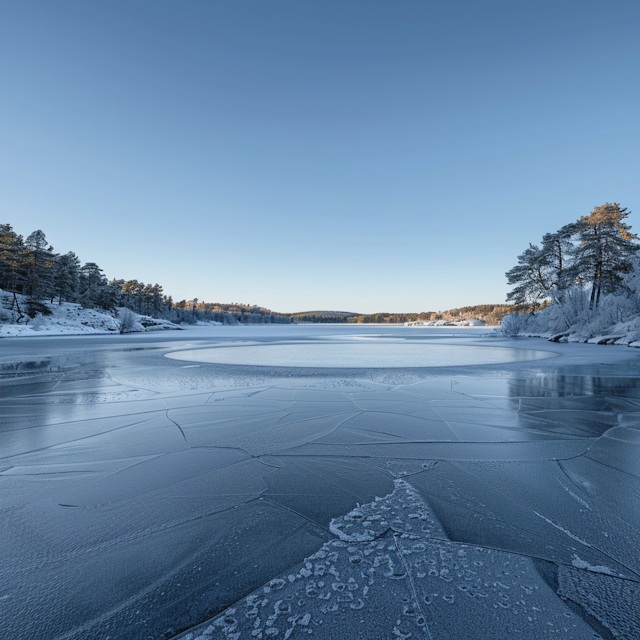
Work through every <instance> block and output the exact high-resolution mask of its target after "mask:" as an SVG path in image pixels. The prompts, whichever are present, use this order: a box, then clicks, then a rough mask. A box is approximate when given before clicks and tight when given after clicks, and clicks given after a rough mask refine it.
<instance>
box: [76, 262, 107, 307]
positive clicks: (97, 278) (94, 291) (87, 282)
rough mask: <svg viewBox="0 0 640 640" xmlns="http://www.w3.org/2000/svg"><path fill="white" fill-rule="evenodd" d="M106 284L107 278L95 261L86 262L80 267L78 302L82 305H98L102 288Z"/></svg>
mask: <svg viewBox="0 0 640 640" xmlns="http://www.w3.org/2000/svg"><path fill="white" fill-rule="evenodd" d="M106 284H107V279H106V278H105V277H104V275H103V273H102V269H101V268H100V267H99V266H98V265H97V264H96V263H95V262H87V263H86V264H84V265H83V266H82V268H81V269H80V302H81V303H82V306H83V307H88V308H91V307H96V306H99V305H100V302H101V293H102V291H101V290H102V289H103V288H104V287H105V285H106Z"/></svg>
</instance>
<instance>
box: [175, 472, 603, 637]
mask: <svg viewBox="0 0 640 640" xmlns="http://www.w3.org/2000/svg"><path fill="white" fill-rule="evenodd" d="M331 530H332V531H333V532H334V533H335V535H337V536H339V538H340V539H339V540H332V541H331V542H328V543H326V544H325V545H323V546H322V548H321V549H320V550H319V551H317V552H316V553H315V554H313V555H312V556H310V557H309V558H307V559H306V560H305V561H304V562H302V563H301V564H300V565H298V566H297V567H295V568H294V569H293V570H292V571H291V572H290V573H288V574H285V575H281V576H279V577H277V578H274V579H273V580H271V581H270V582H268V583H267V584H265V585H264V586H263V587H261V588H260V589H258V590H257V591H255V592H254V593H252V594H251V595H249V596H248V597H246V598H244V599H242V600H241V601H239V602H237V603H236V604H235V605H233V606H232V607H230V608H229V609H227V610H226V611H224V612H223V613H221V614H220V615H219V616H217V617H216V618H214V619H213V620H212V622H211V623H210V624H209V625H208V626H206V628H200V629H199V630H198V631H192V632H190V633H187V634H186V635H184V636H182V640H209V639H211V638H221V639H224V640H243V639H249V640H251V639H257V640H262V639H265V640H266V639H268V638H284V639H288V638H304V637H309V636H313V637H314V638H327V639H333V638H342V637H345V638H347V637H358V638H390V639H394V640H395V639H398V640H399V639H408V638H412V639H415V638H428V639H429V640H445V638H446V639H447V640H449V639H450V638H454V637H463V635H464V637H466V638H494V637H501V634H503V633H504V631H505V629H509V630H510V631H511V632H513V634H514V636H513V637H516V636H517V637H523V638H529V639H531V640H534V639H535V640H540V639H541V638H556V637H560V638H564V639H567V638H569V639H576V640H578V639H580V640H582V639H583V638H587V637H589V638H599V636H598V635H597V634H594V633H593V630H592V629H590V627H588V625H586V624H585V623H584V621H583V620H582V619H581V618H579V617H578V616H576V615H575V614H574V613H572V612H571V611H570V610H569V609H568V608H567V607H566V606H565V605H564V603H563V602H562V601H561V600H559V599H558V598H557V596H556V594H555V593H554V592H553V591H552V590H551V589H549V587H548V586H547V585H546V584H545V583H544V582H543V580H542V579H541V577H540V576H539V574H538V572H537V571H536V570H535V569H534V567H533V564H532V561H531V560H530V559H529V558H526V557H523V556H519V555H515V554H509V553H505V552H501V551H496V550H493V549H485V548H482V547H477V546H472V545H466V544H460V543H455V542H451V541H449V540H447V539H446V535H445V533H444V531H443V530H442V528H441V526H440V524H439V523H438V522H437V520H436V518H435V517H434V516H433V514H432V513H431V511H430V509H429V507H428V505H427V504H426V503H425V502H424V501H423V500H422V498H421V497H420V495H419V494H418V493H417V492H416V491H415V489H413V488H412V487H411V485H410V484H409V483H408V482H406V481H405V480H396V481H395V489H394V491H393V492H392V493H391V494H389V495H388V496H386V497H384V498H377V499H376V500H375V501H374V502H372V503H370V504H366V505H362V506H358V507H357V508H356V509H353V510H352V511H351V512H349V513H348V514H346V515H345V516H342V517H340V518H336V519H334V520H333V521H332V523H331ZM354 634H355V635H354ZM461 634H463V635H461Z"/></svg>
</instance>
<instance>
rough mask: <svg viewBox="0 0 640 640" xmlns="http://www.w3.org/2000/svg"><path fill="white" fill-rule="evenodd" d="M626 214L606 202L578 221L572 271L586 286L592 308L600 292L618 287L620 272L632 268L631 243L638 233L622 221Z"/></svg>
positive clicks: (596, 304) (603, 292)
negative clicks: (588, 287)
mask: <svg viewBox="0 0 640 640" xmlns="http://www.w3.org/2000/svg"><path fill="white" fill-rule="evenodd" d="M629 213H630V212H629V211H627V209H626V208H624V209H622V208H620V205H619V204H618V203H617V202H614V203H612V204H611V203H608V202H607V203H605V204H603V205H601V206H599V207H596V208H595V209H594V210H593V211H592V212H591V213H590V214H589V215H588V216H583V217H582V218H580V220H579V221H578V222H579V223H580V227H579V230H578V234H577V235H578V239H579V241H580V244H579V245H578V246H577V247H576V250H575V270H576V272H577V273H578V274H580V275H581V276H582V277H583V278H584V282H585V283H588V284H589V286H590V289H591V293H590V306H591V308H592V309H594V308H596V307H597V306H598V304H599V302H600V297H601V295H602V294H607V293H613V292H615V291H616V290H617V289H619V288H620V287H621V286H622V284H623V281H624V275H625V274H627V273H629V272H630V271H631V270H632V268H633V257H634V255H635V254H636V252H637V251H638V248H640V247H638V245H637V244H636V243H635V242H634V241H636V240H637V237H638V236H637V235H636V234H635V233H631V226H630V225H629V224H627V223H626V222H625V220H626V218H627V217H628V216H629Z"/></svg>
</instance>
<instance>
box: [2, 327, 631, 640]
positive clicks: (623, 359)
mask: <svg viewBox="0 0 640 640" xmlns="http://www.w3.org/2000/svg"><path fill="white" fill-rule="evenodd" d="M454 333H455V335H451V329H449V330H448V331H438V330H419V331H417V330H415V329H405V328H388V329H387V328H380V327H352V326H348V327H342V326H324V327H313V326H304V327H303V326H292V327H284V326H283V327H271V326H266V327H255V328H250V327H215V328H202V329H200V328H196V329H190V330H187V331H184V332H177V334H178V335H166V336H165V335H162V336H159V335H158V334H154V335H149V336H144V335H142V336H87V337H65V338H46V339H35V338H15V339H4V340H2V341H0V514H1V517H0V567H1V569H0V571H1V576H2V580H1V581H0V637H1V638H2V639H3V640H4V638H7V640H9V639H11V640H14V639H15V640H23V639H24V640H27V639H29V640H34V639H35V640H40V639H47V640H48V639H52V640H63V639H69V640H75V639H78V640H79V639H86V638H91V639H94V638H95V639H98V640H102V639H104V640H106V639H110V640H137V639H138V638H139V639H143V638H144V639H145V640H146V639H157V640H166V639H169V638H177V637H180V638H183V639H185V640H186V639H187V638H189V639H191V640H194V639H195V638H199V639H203V640H204V639H208V638H225V639H233V640H240V639H241V638H248V639H252V638H272V637H273V638H307V637H310V638H314V637H315V638H336V639H340V638H349V640H352V639H354V638H367V639H369V638H372V639H377V638H380V639H396V638H398V639H401V638H412V639H413V638H431V639H443V640H444V639H447V640H449V639H451V638H464V639H471V640H474V639H476V638H477V639H485V638H486V639H492V640H493V639H500V638H524V639H525V640H537V639H539V638H571V639H573V638H576V639H582V638H604V639H611V638H625V639H630V640H637V639H638V638H640V601H639V594H640V589H639V588H640V534H638V531H639V530H640V515H639V514H640V508H639V507H640V504H639V503H640V466H639V465H640V463H639V460H640V352H638V351H636V350H633V349H629V348H626V347H613V346H607V347H601V346H597V345H579V344H550V343H546V342H544V341H541V340H517V339H515V340H504V339H496V338H489V337H482V335H481V334H482V332H481V331H478V330H467V331H464V330H461V329H457V328H456V329H455V330H454ZM239 350H243V351H242V353H243V354H244V355H242V359H243V364H228V363H227V364H225V363H221V362H219V361H212V362H206V361H202V362H199V361H197V360H198V353H199V351H202V352H203V353H204V356H202V359H203V360H206V359H207V358H209V356H210V354H211V353H213V352H217V353H218V354H220V353H228V354H230V355H229V357H231V356H232V355H233V354H234V353H235V354H237V353H238V352H239ZM270 350H271V351H270ZM516 350H521V352H518V353H515V351H516ZM231 352H233V353H231ZM541 352H542V353H545V354H546V355H552V356H557V357H551V358H547V357H545V358H544V359H535V358H536V357H538V356H533V357H530V356H531V354H532V353H541ZM266 353H272V354H274V355H273V356H270V357H274V358H275V360H276V361H275V362H272V366H267V365H268V362H267V359H266V358H265V359H264V360H260V358H261V356H260V354H266ZM412 353H414V354H415V358H416V360H415V361H414V362H411V354H412ZM166 354H169V355H171V356H172V357H171V358H166V357H164V356H165V355H166ZM181 354H182V356H181ZM184 354H187V357H188V358H189V360H188V361H186V360H183V359H180V358H181V357H185V355H184ZM252 354H253V355H252ZM287 354H289V355H290V356H291V358H289V359H288V357H287ZM336 354H339V357H338V355H336ZM394 354H395V355H394ZM427 354H432V355H433V354H437V357H436V359H435V360H432V361H431V365H432V366H421V365H423V363H424V362H425V361H422V360H421V358H426V357H427ZM447 354H449V356H448V355H447ZM465 354H466V355H465ZM469 354H471V355H469ZM200 355H202V353H201V354H200ZM507 355H508V356H509V357H506V356H507ZM394 357H396V360H395V361H393V358H394ZM256 358H257V360H256ZM294 358H311V359H307V360H295V359H294ZM447 358H449V359H447ZM465 358H467V360H465ZM469 358H470V359H469ZM408 361H409V364H407V362H408ZM367 363H368V364H367ZM296 364H298V365H301V366H293V365H296ZM320 364H323V365H326V366H318V365H320ZM382 365H386V366H382ZM402 365H404V366H402Z"/></svg>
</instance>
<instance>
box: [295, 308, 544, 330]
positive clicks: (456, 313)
mask: <svg viewBox="0 0 640 640" xmlns="http://www.w3.org/2000/svg"><path fill="white" fill-rule="evenodd" d="M542 306H544V304H543V305H542ZM537 308H538V309H540V308H542V307H541V305H540V304H538V307H537ZM532 310H533V307H532V305H530V304H528V303H523V304H517V305H514V304H504V303H503V304H479V305H475V306H472V307H460V308H459V309H449V310H448V311H423V312H421V313H369V314H358V313H350V312H347V311H305V312H302V313H295V314H293V315H292V316H291V317H292V319H293V321H294V322H311V323H325V322H347V323H354V324H402V323H404V322H415V321H416V320H423V321H425V322H427V321H430V320H448V321H450V322H456V321H458V320H484V321H485V323H486V324H489V325H498V324H500V320H501V319H502V318H503V317H504V316H506V315H507V314H509V313H512V312H514V311H517V312H524V313H529V312H530V311H532Z"/></svg>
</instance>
